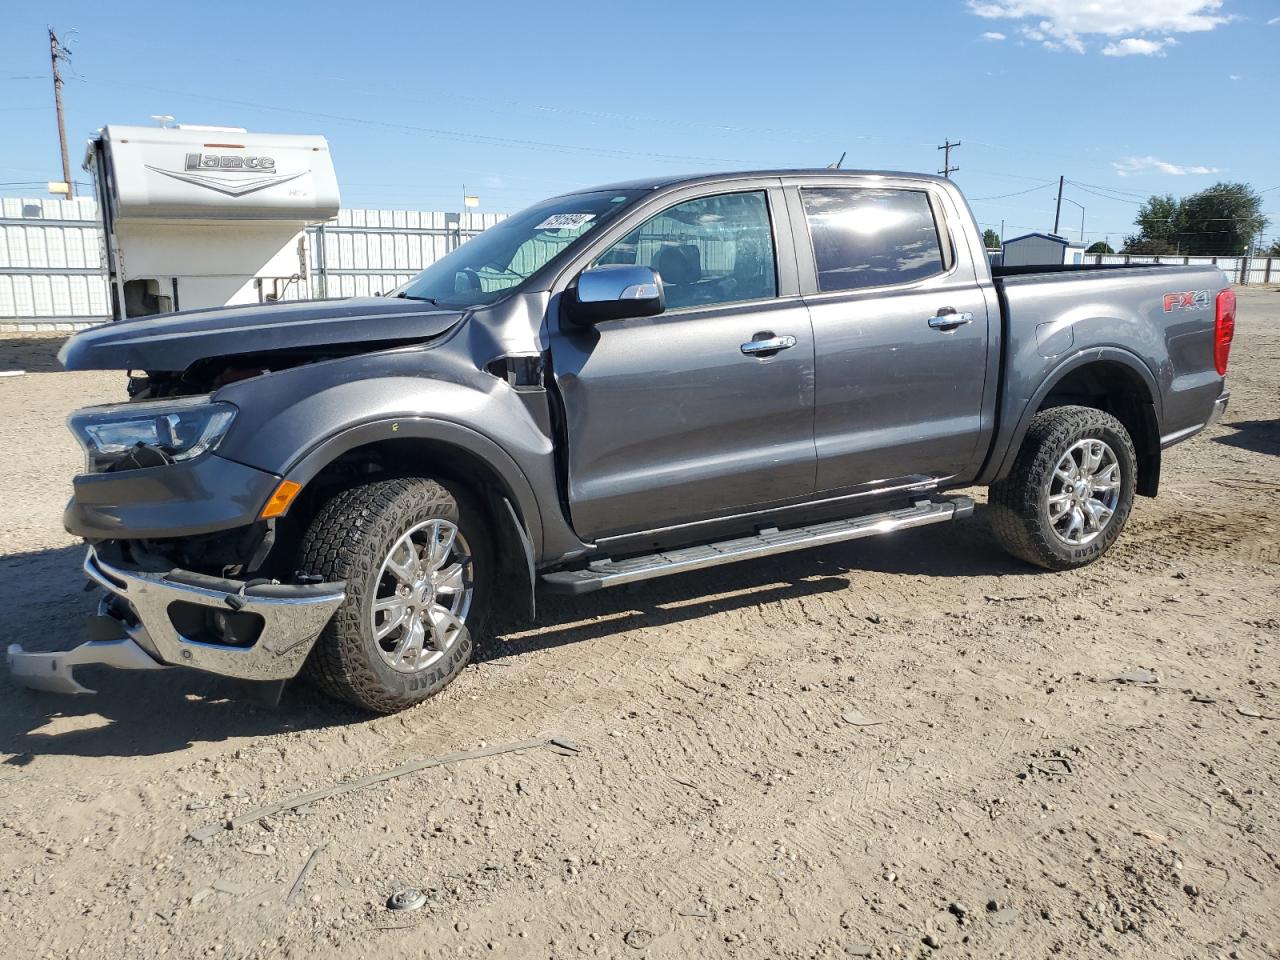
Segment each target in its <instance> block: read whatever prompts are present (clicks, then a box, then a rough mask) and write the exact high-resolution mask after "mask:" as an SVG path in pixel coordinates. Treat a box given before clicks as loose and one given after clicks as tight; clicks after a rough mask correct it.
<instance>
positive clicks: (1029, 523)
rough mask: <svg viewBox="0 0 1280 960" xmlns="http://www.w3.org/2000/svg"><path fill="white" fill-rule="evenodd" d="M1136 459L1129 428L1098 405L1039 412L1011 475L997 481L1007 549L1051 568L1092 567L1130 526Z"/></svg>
mask: <svg viewBox="0 0 1280 960" xmlns="http://www.w3.org/2000/svg"><path fill="white" fill-rule="evenodd" d="M1136 479H1137V456H1136V455H1135V453H1134V449H1133V441H1132V439H1130V437H1129V433H1128V431H1127V430H1125V428H1124V425H1123V424H1122V423H1121V422H1120V421H1119V420H1117V419H1116V418H1115V417H1113V416H1111V415H1110V414H1109V413H1105V412H1103V411H1101V410H1095V409H1093V408H1092V407H1075V406H1068V407H1053V408H1050V409H1048V410H1042V411H1040V412H1039V413H1037V414H1036V415H1035V417H1034V419H1032V421H1031V426H1030V427H1029V428H1028V429H1027V435H1026V437H1025V438H1024V440H1023V441H1022V447H1021V448H1020V449H1019V450H1018V456H1017V459H1016V460H1015V461H1014V464H1013V469H1012V470H1010V471H1009V475H1008V476H1007V477H1006V478H1005V479H1003V480H1000V481H998V482H997V483H994V484H992V486H991V497H990V508H991V517H992V528H993V529H994V531H995V534H996V537H997V538H998V539H999V540H1000V543H1001V544H1002V545H1003V546H1004V548H1005V549H1006V550H1008V551H1009V552H1010V553H1012V554H1013V555H1014V556H1016V557H1020V558H1021V559H1023V560H1026V561H1027V562H1028V563H1034V564H1036V565H1037V566H1041V567H1047V568H1048V569H1050V570H1070V569H1072V568H1074V567H1082V566H1084V565H1085V564H1089V563H1092V562H1093V561H1094V560H1097V559H1098V557H1100V556H1102V555H1103V554H1104V553H1106V552H1107V550H1108V549H1109V548H1110V546H1111V544H1113V543H1114V542H1115V540H1116V538H1117V537H1118V536H1120V531H1121V530H1122V529H1124V524H1125V521H1126V520H1127V519H1128V517H1129V511H1130V509H1132V507H1133V495H1134V482H1135V481H1136Z"/></svg>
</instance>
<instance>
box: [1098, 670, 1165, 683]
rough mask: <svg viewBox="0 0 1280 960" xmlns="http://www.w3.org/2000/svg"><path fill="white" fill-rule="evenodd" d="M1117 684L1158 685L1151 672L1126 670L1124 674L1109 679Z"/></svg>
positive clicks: (1153, 673)
mask: <svg viewBox="0 0 1280 960" xmlns="http://www.w3.org/2000/svg"><path fill="white" fill-rule="evenodd" d="M1107 679H1108V680H1113V681H1115V682H1117V683H1140V684H1141V683H1157V682H1159V681H1157V680H1156V675H1155V672H1154V671H1151V670H1141V669H1139V670H1125V671H1124V672H1123V673H1117V674H1116V675H1115V676H1114V677H1108V678H1107Z"/></svg>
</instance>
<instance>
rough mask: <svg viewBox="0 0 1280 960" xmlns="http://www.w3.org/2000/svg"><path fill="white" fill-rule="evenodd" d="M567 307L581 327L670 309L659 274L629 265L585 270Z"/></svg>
mask: <svg viewBox="0 0 1280 960" xmlns="http://www.w3.org/2000/svg"><path fill="white" fill-rule="evenodd" d="M565 303H566V312H567V314H568V318H569V321H570V322H571V323H573V324H574V325H575V326H579V327H587V326H591V325H593V324H596V323H600V322H601V321H604V320H626V319H629V318H631V317H652V316H654V315H656V314H659V313H662V311H663V310H665V309H666V308H667V301H666V297H665V295H664V294H663V291H662V277H661V276H659V275H658V273H657V271H655V270H654V269H653V268H652V267H637V266H633V265H631V264H627V263H610V264H604V265H602V266H599V267H592V268H591V269H590V270H584V271H583V272H582V274H581V275H579V277H578V286H577V289H576V290H572V291H570V292H569V296H568V297H567V298H566V301H565Z"/></svg>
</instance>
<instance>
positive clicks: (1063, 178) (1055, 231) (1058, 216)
mask: <svg viewBox="0 0 1280 960" xmlns="http://www.w3.org/2000/svg"><path fill="white" fill-rule="evenodd" d="M1066 181H1067V178H1066V176H1065V175H1064V176H1061V177H1059V178H1058V209H1057V211H1056V212H1055V213H1054V215H1053V235H1054V236H1055V237H1056V236H1059V233H1058V221H1059V220H1061V219H1062V185H1063V184H1064V183H1066ZM1080 231H1081V233H1083V232H1084V226H1083V223H1082V224H1081V227H1080Z"/></svg>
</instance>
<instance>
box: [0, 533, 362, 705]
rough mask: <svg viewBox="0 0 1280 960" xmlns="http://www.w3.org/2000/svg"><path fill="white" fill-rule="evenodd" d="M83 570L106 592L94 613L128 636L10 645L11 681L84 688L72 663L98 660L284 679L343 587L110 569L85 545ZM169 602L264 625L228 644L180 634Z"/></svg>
mask: <svg viewBox="0 0 1280 960" xmlns="http://www.w3.org/2000/svg"><path fill="white" fill-rule="evenodd" d="M84 572H85V575H86V576H87V577H88V578H89V579H90V580H91V581H93V582H94V583H96V584H97V585H98V586H100V587H102V588H103V589H104V590H106V591H107V593H108V595H109V596H108V597H106V598H104V599H103V602H102V604H101V605H100V607H99V614H100V615H102V616H107V617H111V618H112V619H114V620H115V621H116V622H117V624H118V625H119V628H120V630H121V632H123V633H124V634H125V635H126V638H122V639H120V640H109V641H101V640H99V641H91V642H89V643H85V644H82V645H81V646H79V647H76V648H75V649H74V650H70V651H64V652H60V653H27V652H25V651H24V650H23V649H22V648H21V647H19V646H17V645H16V644H15V645H12V646H10V647H9V669H10V670H11V671H12V673H13V675H14V677H15V678H17V679H18V680H19V681H21V682H22V683H25V684H27V685H28V686H33V687H36V688H37V689H44V690H55V691H58V692H64V693H88V692H90V691H88V690H87V689H86V688H84V687H82V686H81V685H80V684H78V683H76V681H75V679H74V677H73V676H72V674H71V668H72V667H75V666H78V665H83V664H88V663H99V664H105V665H107V666H113V667H120V668H123V669H148V670H149V669H157V668H159V667H164V666H183V667H193V668H195V669H197V670H204V671H207V672H209V673H217V674H221V675H222V676H227V677H237V678H239V679H243V680H287V679H289V678H290V677H292V676H295V675H296V674H297V673H298V671H299V670H300V669H301V668H302V664H303V662H304V661H305V660H306V659H307V655H308V654H309V653H310V652H311V648H312V646H314V645H315V642H316V638H317V637H319V635H320V631H321V630H323V629H324V626H325V624H326V623H328V622H329V618H330V617H332V616H333V612H334V610H336V609H337V608H338V605H339V604H340V603H342V601H343V598H344V597H345V595H346V591H345V586H344V584H340V583H319V584H313V585H301V586H298V585H289V584H261V585H258V586H249V585H247V584H245V583H242V582H239V581H235V580H223V579H220V578H216V577H208V576H203V575H201V574H196V573H190V572H188V571H184V570H171V571H169V572H168V573H146V572H143V571H140V570H129V569H124V568H121V567H116V566H112V565H111V564H108V563H107V562H105V561H104V560H102V559H101V558H100V557H99V556H98V555H97V554H96V553H95V551H94V550H93V549H92V548H90V549H89V552H88V554H87V555H86V556H85V561H84ZM174 604H185V605H188V608H189V607H190V606H195V607H209V608H212V609H214V610H220V611H225V612H228V613H238V614H252V615H254V616H256V617H259V618H260V619H261V622H262V627H261V630H260V631H259V633H258V636H257V639H256V641H254V643H252V644H250V645H248V646H232V645H229V644H223V643H213V642H207V641H204V640H197V639H193V638H191V637H189V636H184V635H183V634H182V633H181V632H180V631H179V629H178V628H177V626H175V623H174V619H173V617H172V616H171V613H170V608H171V606H173V605H174Z"/></svg>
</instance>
